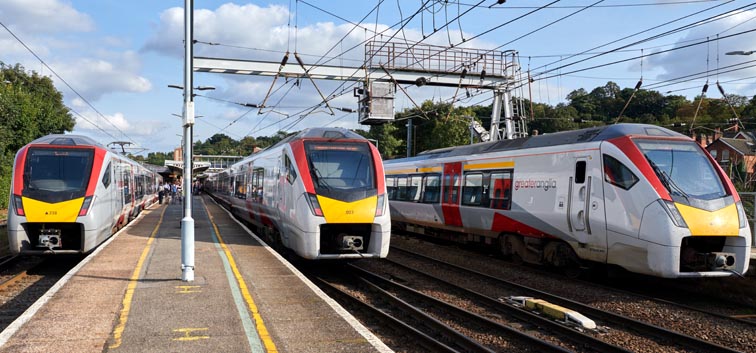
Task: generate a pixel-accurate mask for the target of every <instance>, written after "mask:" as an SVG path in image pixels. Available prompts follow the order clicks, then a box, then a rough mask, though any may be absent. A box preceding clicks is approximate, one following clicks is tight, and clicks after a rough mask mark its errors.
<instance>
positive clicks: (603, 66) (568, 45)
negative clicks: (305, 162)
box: [0, 0, 756, 155]
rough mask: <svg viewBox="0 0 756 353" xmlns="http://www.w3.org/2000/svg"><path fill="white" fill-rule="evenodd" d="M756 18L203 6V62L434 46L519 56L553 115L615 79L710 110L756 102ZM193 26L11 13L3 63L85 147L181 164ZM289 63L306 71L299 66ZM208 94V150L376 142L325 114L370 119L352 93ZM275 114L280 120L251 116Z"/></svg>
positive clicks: (147, 4)
mask: <svg viewBox="0 0 756 353" xmlns="http://www.w3.org/2000/svg"><path fill="white" fill-rule="evenodd" d="M475 5H477V6H475ZM755 19H756V3H753V2H749V1H742V0H604V1H601V0H564V1H555V0H546V1H543V0H507V1H505V2H503V3H502V4H498V2H497V1H495V0H485V1H481V0H460V1H459V2H457V1H439V0H390V1H386V0H361V1H355V0H346V1H341V0H332V1H323V0H321V1H316V0H279V1H217V0H195V1H194V40H195V41H197V42H196V44H195V45H194V55H195V56H201V57H214V58H232V59H237V60H254V61H270V62H280V61H281V60H282V58H283V56H284V53H285V52H287V51H288V52H290V53H295V52H296V53H298V54H299V56H300V58H301V59H302V61H303V62H304V63H305V64H318V65H323V64H325V65H334V66H345V67H349V68H355V67H359V66H361V65H362V63H363V60H364V58H365V51H364V43H365V42H366V41H369V40H379V41H390V42H397V43H402V44H405V43H409V45H412V44H414V43H417V42H420V44H417V45H416V47H418V48H420V47H422V46H424V45H434V46H442V47H450V46H453V47H454V48H455V50H468V49H469V50H473V49H475V50H483V51H487V52H495V51H505V50H514V51H516V52H517V54H518V59H519V68H520V72H519V73H520V75H522V77H527V75H528V73H529V74H530V77H531V78H532V79H533V80H532V83H531V84H530V85H523V86H520V87H519V88H518V89H516V90H515V95H520V96H524V97H525V98H529V99H532V100H533V101H535V102H542V103H547V104H550V105H556V104H559V103H565V102H566V96H567V95H568V94H569V93H570V92H572V91H573V90H575V89H579V88H584V89H586V90H587V91H589V92H590V91H591V90H592V89H594V88H596V87H599V86H603V85H605V84H606V83H607V82H608V81H613V82H615V83H617V84H618V85H619V86H620V87H621V88H626V87H630V88H632V87H634V86H635V85H636V83H637V82H638V81H639V80H641V79H642V81H643V88H647V89H653V90H657V91H659V92H661V93H663V94H677V95H684V96H686V97H688V98H689V99H691V100H692V99H695V97H696V96H697V95H699V94H700V93H701V88H702V87H703V85H704V84H705V83H706V82H707V81H708V82H709V83H711V84H712V87H711V88H710V89H709V90H708V92H707V97H711V98H720V97H721V93H720V92H719V91H718V90H717V89H716V86H715V85H714V83H715V82H720V84H721V86H722V88H723V90H724V91H725V92H726V93H727V94H740V95H744V96H747V97H749V98H751V97H753V96H754V95H755V94H756V91H755V90H754V89H755V88H756V66H754V63H753V62H752V61H754V60H756V54H754V55H752V56H745V55H725V53H727V52H731V51H751V50H756V20H755ZM183 21H184V1H182V0H160V1H156V0H132V1H123V0H0V23H1V24H2V26H1V27H0V62H3V63H5V64H7V65H15V64H16V63H20V64H21V65H23V66H24V67H25V68H26V69H27V70H30V71H35V72H37V73H39V74H41V75H45V76H50V77H51V78H52V80H53V82H54V83H55V85H56V87H57V89H58V90H60V91H61V92H62V93H63V96H64V103H65V104H66V105H67V106H68V107H69V108H71V110H72V113H73V116H74V117H75V118H76V127H75V128H74V131H73V132H74V133H77V134H82V135H87V136H90V137H93V138H94V139H96V140H98V141H100V142H101V143H103V144H108V143H110V142H112V141H114V140H119V141H129V142H131V143H132V145H131V147H134V149H133V150H131V151H132V152H138V153H139V154H143V155H146V154H147V153H149V152H168V151H172V150H173V149H174V148H175V147H178V146H179V145H180V143H181V138H182V136H181V135H182V127H181V119H180V118H179V117H176V116H175V115H180V114H181V113H182V106H183V96H182V91H181V90H177V89H173V88H169V87H168V85H183V74H184V68H183V67H184V47H183V40H184V27H183V26H184V24H183ZM376 33H377V34H376ZM462 48H464V49H462ZM287 65H297V63H296V60H294V58H293V54H292V58H291V60H289V62H288V64H287ZM522 82H527V80H525V81H522ZM0 84H2V83H0ZM194 85H195V86H205V87H214V88H215V89H214V90H205V91H195V93H196V94H197V96H196V97H195V107H196V115H197V116H198V117H197V121H196V124H195V126H194V140H195V141H205V140H206V139H208V138H210V137H211V136H213V135H215V134H218V133H222V134H226V135H228V136H230V137H231V138H233V139H237V140H239V139H241V138H243V137H244V136H248V135H249V136H255V137H258V136H270V135H273V134H275V133H276V132H277V131H279V130H284V131H297V130H301V129H304V128H307V127H314V126H339V127H346V128H350V129H357V128H361V129H365V130H367V129H368V128H369V127H368V126H365V125H360V124H359V123H358V121H357V120H358V119H357V115H356V114H355V113H345V112H343V111H336V112H335V114H334V115H331V114H329V111H328V109H327V108H325V107H322V106H321V107H320V108H316V107H317V105H318V104H319V103H321V102H322V99H321V98H320V97H321V96H320V94H319V93H318V90H319V91H321V92H322V94H323V95H325V96H326V97H333V98H332V99H331V100H329V104H330V105H331V106H334V107H344V108H350V109H355V110H356V108H357V98H355V97H353V94H352V89H353V87H354V83H352V82H347V83H344V82H341V81H327V80H316V81H315V82H314V83H313V82H310V81H309V80H307V79H300V80H294V79H290V80H286V79H284V78H279V79H278V80H276V81H275V82H274V80H273V78H272V77H270V76H250V75H232V74H218V73H195V74H194ZM316 88H317V89H316ZM269 90H270V91H271V94H270V95H269V96H268V98H267V100H266V96H267V93H268V91H269ZM462 91H464V92H462ZM468 93H469V95H470V97H469V98H467V94H468ZM491 97H492V93H491V92H490V91H484V90H464V89H463V90H461V91H460V90H456V89H454V88H437V87H430V86H423V87H416V86H406V87H403V89H400V90H399V92H397V95H396V103H395V105H396V110H397V111H401V110H403V109H407V108H412V107H414V104H416V103H420V102H423V101H425V100H434V101H447V102H448V101H450V100H451V99H453V98H457V100H455V101H454V104H455V105H459V106H465V105H473V104H482V105H488V104H490V103H491ZM264 100H265V101H266V106H267V107H268V108H264V109H257V108H249V107H245V106H243V104H260V103H262V102H263V101H264ZM229 153H232V151H229Z"/></svg>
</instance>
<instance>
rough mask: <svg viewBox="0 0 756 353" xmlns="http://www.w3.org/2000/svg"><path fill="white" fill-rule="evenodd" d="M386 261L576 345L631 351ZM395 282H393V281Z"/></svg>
mask: <svg viewBox="0 0 756 353" xmlns="http://www.w3.org/2000/svg"><path fill="white" fill-rule="evenodd" d="M384 261H387V262H389V263H391V264H393V265H396V266H398V267H401V268H404V269H406V270H408V271H412V272H416V273H419V274H421V275H423V276H427V277H430V278H432V279H433V280H434V281H437V282H440V283H443V284H444V285H447V286H449V287H452V288H454V289H455V290H459V291H460V292H464V293H465V294H467V295H469V296H472V297H475V298H476V299H478V300H480V301H483V302H485V303H486V304H487V305H489V306H491V307H494V308H495V309H497V310H499V311H500V312H503V313H506V314H508V315H511V316H513V317H515V318H517V319H518V320H522V321H525V322H528V323H531V324H534V325H536V326H538V327H543V328H545V329H546V330H547V331H550V332H556V333H557V334H558V335H561V337H563V338H565V339H567V340H569V341H571V342H573V343H575V344H576V345H584V346H588V347H591V348H593V349H594V350H596V351H598V352H605V353H627V352H631V351H630V350H627V349H625V348H622V347H619V346H616V345H613V344H611V343H608V342H606V341H602V340H600V339H598V338H596V337H593V336H591V335H587V334H585V333H583V332H580V331H577V330H575V329H573V328H571V327H568V326H565V325H563V324H560V323H558V322H556V321H554V320H552V319H549V318H546V317H543V316H541V315H537V314H535V313H533V312H531V311H529V310H525V309H521V308H518V307H515V306H512V305H507V304H504V303H502V302H501V301H499V300H497V299H495V298H491V297H489V296H487V295H485V294H481V293H478V292H476V291H473V290H470V289H467V288H464V287H461V286H458V285H456V284H454V283H451V282H449V281H446V280H444V279H441V278H438V277H435V276H433V275H431V274H428V273H426V272H423V271H420V270H418V269H415V268H411V267H409V266H407V265H404V264H401V263H399V262H396V261H394V260H391V259H384ZM392 283H393V282H392Z"/></svg>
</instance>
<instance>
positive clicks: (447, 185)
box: [441, 162, 462, 227]
mask: <svg viewBox="0 0 756 353" xmlns="http://www.w3.org/2000/svg"><path fill="white" fill-rule="evenodd" d="M461 179H462V163H461V162H455V163H446V164H444V174H443V180H442V183H441V209H442V211H443V213H444V224H446V225H448V226H455V227H462V217H461V215H460V213H459V188H460V185H461Z"/></svg>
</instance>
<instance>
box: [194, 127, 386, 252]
mask: <svg viewBox="0 0 756 353" xmlns="http://www.w3.org/2000/svg"><path fill="white" fill-rule="evenodd" d="M384 178H385V176H384V173H383V164H382V162H381V157H380V154H379V153H378V150H377V149H376V148H375V146H373V145H372V144H371V143H370V142H369V141H368V140H366V139H365V138H364V137H362V136H360V135H358V134H356V133H354V132H351V131H349V130H346V129H340V128H312V129H306V130H303V131H301V132H299V133H296V134H294V135H292V136H289V137H287V138H286V139H284V140H282V141H281V142H279V143H278V144H276V145H274V146H272V147H269V148H267V149H265V150H264V151H261V152H258V153H255V154H252V155H251V156H249V157H247V158H245V159H243V160H241V161H239V162H238V163H235V164H234V165H232V166H231V167H230V168H228V169H226V170H224V171H222V172H220V173H217V174H214V175H210V176H209V177H208V179H207V180H206V182H205V186H204V188H205V190H207V192H209V193H210V194H211V195H213V196H214V197H215V198H216V199H218V200H220V202H221V203H222V204H224V205H225V206H226V207H228V208H229V209H230V210H231V211H232V212H233V213H234V214H236V215H237V216H238V217H240V218H241V219H243V220H244V221H246V222H247V223H248V224H250V225H251V226H252V228H253V230H254V231H255V232H256V233H258V234H261V235H262V236H263V237H264V238H266V239H267V240H268V241H270V242H271V243H272V244H273V245H274V246H275V247H278V248H283V249H288V250H291V251H293V252H294V253H296V254H297V255H299V256H300V257H302V258H305V259H318V260H323V259H348V258H383V257H386V255H387V254H388V248H389V240H390V232H391V221H390V216H389V210H388V200H387V199H386V185H385V179H384Z"/></svg>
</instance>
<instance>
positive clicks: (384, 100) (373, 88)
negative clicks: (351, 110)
mask: <svg viewBox="0 0 756 353" xmlns="http://www.w3.org/2000/svg"><path fill="white" fill-rule="evenodd" d="M395 93H396V91H395V88H394V84H393V83H392V82H379V81H374V82H370V87H363V88H355V89H354V96H355V97H357V98H358V100H359V112H358V121H359V123H360V124H363V125H376V124H383V123H387V122H391V121H394V96H395Z"/></svg>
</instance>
